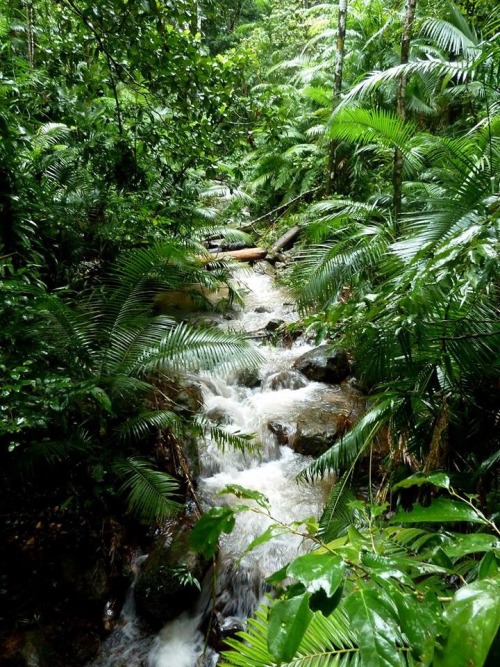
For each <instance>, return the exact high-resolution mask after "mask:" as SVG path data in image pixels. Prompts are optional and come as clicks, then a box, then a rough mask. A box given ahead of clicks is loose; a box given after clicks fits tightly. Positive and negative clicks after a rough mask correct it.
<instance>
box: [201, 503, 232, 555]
mask: <svg viewBox="0 0 500 667" xmlns="http://www.w3.org/2000/svg"><path fill="white" fill-rule="evenodd" d="M234 524H235V518H234V509H233V508H232V507H213V508H212V509H211V510H209V511H208V512H206V513H205V514H204V515H203V516H202V517H201V519H200V520H199V521H198V523H197V524H196V526H195V527H194V528H193V530H192V531H191V536H190V539H191V546H192V547H193V549H194V550H195V551H199V552H201V553H202V554H203V555H204V556H205V558H212V556H213V555H214V554H215V552H216V551H217V542H218V540H219V537H220V535H221V534H222V533H230V532H231V531H232V530H233V528H234Z"/></svg>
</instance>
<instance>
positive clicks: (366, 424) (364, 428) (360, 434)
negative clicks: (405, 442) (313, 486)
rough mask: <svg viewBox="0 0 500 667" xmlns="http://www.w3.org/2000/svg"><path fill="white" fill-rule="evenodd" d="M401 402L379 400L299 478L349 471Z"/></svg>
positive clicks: (394, 398) (388, 397)
mask: <svg viewBox="0 0 500 667" xmlns="http://www.w3.org/2000/svg"><path fill="white" fill-rule="evenodd" d="M400 403H401V399H398V398H397V397H394V396H392V395H388V396H381V397H379V399H378V401H377V402H376V403H375V405H374V406H373V407H372V408H370V409H369V410H368V412H367V413H366V414H365V415H364V416H363V417H361V419H360V420H359V421H358V422H357V423H356V424H355V425H354V426H353V428H352V429H351V430H350V431H348V432H347V433H346V434H345V435H344V436H342V437H341V438H340V440H339V441H338V442H337V443H335V444H334V445H333V446H332V447H330V449H329V450H328V451H326V452H325V453H324V454H322V455H321V456H319V457H318V458H317V459H316V460H315V461H313V463H311V464H310V465H309V466H307V468H305V469H304V470H303V471H302V472H301V473H300V475H299V477H300V478H302V479H305V480H309V481H312V480H314V479H316V478H318V477H323V476H324V475H325V474H326V473H328V472H335V471H338V470H346V469H348V468H349V467H350V466H351V465H352V464H353V463H354V462H355V461H356V460H357V459H358V458H359V457H360V456H361V455H362V454H363V453H364V452H365V451H366V450H367V449H368V448H369V447H370V445H371V444H372V443H373V441H374V439H375V437H376V435H377V433H378V432H379V431H380V429H381V428H382V426H384V424H385V423H387V420H388V418H389V417H390V416H391V415H392V414H393V413H394V412H395V411H396V410H397V407H398V405H399V404H400Z"/></svg>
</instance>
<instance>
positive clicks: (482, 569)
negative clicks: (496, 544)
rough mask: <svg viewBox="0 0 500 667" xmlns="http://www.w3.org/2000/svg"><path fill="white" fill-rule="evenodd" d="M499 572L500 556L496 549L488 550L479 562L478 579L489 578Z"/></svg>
mask: <svg viewBox="0 0 500 667" xmlns="http://www.w3.org/2000/svg"><path fill="white" fill-rule="evenodd" d="M497 574H498V557H497V556H496V554H495V552H494V551H487V552H486V553H485V554H484V556H483V557H482V559H481V562H480V563H479V570H478V573H477V578H478V579H488V578H489V577H494V576H496V575H497Z"/></svg>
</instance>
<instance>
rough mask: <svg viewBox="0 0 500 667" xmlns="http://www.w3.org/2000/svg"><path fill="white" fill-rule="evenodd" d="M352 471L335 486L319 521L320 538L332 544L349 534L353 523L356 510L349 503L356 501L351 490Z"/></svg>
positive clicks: (345, 474)
mask: <svg viewBox="0 0 500 667" xmlns="http://www.w3.org/2000/svg"><path fill="white" fill-rule="evenodd" d="M351 477H352V475H351V471H346V472H345V473H344V474H343V475H342V476H341V477H340V478H339V479H338V480H337V481H336V482H335V484H334V485H333V487H332V490H331V491H330V495H329V496H328V500H327V501H326V505H325V507H324V509H323V513H322V514H321V518H320V520H319V529H318V537H319V538H320V539H321V540H322V541H323V542H324V543H327V542H331V541H332V540H335V539H337V537H342V536H343V535H345V534H346V533H347V529H348V527H349V526H350V525H351V524H352V523H353V518H354V517H353V515H354V510H353V509H351V507H349V503H351V502H352V501H353V500H356V496H355V495H354V493H353V491H352V488H351Z"/></svg>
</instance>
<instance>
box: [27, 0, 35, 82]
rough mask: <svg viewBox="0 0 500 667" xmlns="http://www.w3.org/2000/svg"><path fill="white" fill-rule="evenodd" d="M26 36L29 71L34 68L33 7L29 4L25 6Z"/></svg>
mask: <svg viewBox="0 0 500 667" xmlns="http://www.w3.org/2000/svg"><path fill="white" fill-rule="evenodd" d="M26 19H27V26H26V29H27V30H26V31H27V36H28V62H29V65H30V69H31V70H33V68H34V66H35V32H34V27H33V5H32V4H31V2H28V3H27V4H26Z"/></svg>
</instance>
